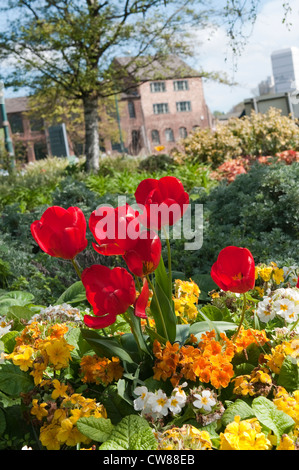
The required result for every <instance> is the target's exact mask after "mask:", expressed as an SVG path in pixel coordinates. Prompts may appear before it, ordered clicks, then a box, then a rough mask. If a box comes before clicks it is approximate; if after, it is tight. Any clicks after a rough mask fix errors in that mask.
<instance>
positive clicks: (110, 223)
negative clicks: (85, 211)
mask: <svg viewBox="0 0 299 470" xmlns="http://www.w3.org/2000/svg"><path fill="white" fill-rule="evenodd" d="M137 217H138V212H136V211H134V210H133V209H132V207H131V206H129V204H126V205H124V206H120V207H117V208H116V209H114V208H113V207H100V208H99V209H97V210H95V211H94V212H92V214H91V216H90V218H89V228H90V230H91V232H92V234H93V236H94V238H95V240H96V242H97V243H93V244H92V245H93V247H94V249H95V250H96V251H97V252H98V253H100V254H102V255H106V256H109V255H123V254H124V253H125V251H126V250H128V249H130V248H132V247H133V246H134V244H135V243H136V239H137V237H138V234H139V221H138V218H137Z"/></svg>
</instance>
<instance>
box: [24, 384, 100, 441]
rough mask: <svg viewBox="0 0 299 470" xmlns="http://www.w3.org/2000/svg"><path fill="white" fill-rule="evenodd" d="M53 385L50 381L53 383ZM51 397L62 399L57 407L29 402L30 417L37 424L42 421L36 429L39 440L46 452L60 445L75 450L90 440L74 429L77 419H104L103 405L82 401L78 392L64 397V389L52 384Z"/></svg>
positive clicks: (91, 400) (89, 399)
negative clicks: (74, 448) (32, 416)
mask: <svg viewBox="0 0 299 470" xmlns="http://www.w3.org/2000/svg"><path fill="white" fill-rule="evenodd" d="M53 382H54V381H53ZM53 385H54V390H53V392H52V398H53V397H55V396H56V397H57V396H59V397H61V398H63V399H62V401H61V403H60V406H59V407H57V403H53V402H51V401H47V402H42V403H39V402H38V400H37V399H34V400H33V401H32V408H31V414H32V415H34V416H35V417H36V419H38V420H39V421H42V420H43V418H46V421H45V422H44V424H43V425H42V426H41V428H40V436H39V438H40V441H41V443H42V445H43V446H44V447H46V449H47V450H59V449H60V448H61V446H63V445H66V446H68V447H75V446H77V444H83V445H86V444H88V443H89V442H90V439H89V438H87V437H86V436H84V435H83V434H82V433H81V432H80V431H79V430H78V428H77V426H76V423H77V421H78V419H79V418H83V417H89V416H94V417H96V418H107V413H106V410H105V408H104V407H103V405H101V404H99V403H96V401H95V399H92V398H84V397H83V396H82V395H81V394H79V393H73V394H71V395H68V394H67V392H66V390H67V386H66V385H64V384H60V383H59V382H58V381H57V383H54V384H53Z"/></svg>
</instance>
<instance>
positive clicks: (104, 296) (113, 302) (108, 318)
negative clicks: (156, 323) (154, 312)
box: [81, 264, 146, 329]
mask: <svg viewBox="0 0 299 470" xmlns="http://www.w3.org/2000/svg"><path fill="white" fill-rule="evenodd" d="M81 279H82V283H83V285H84V287H85V291H86V298H87V300H88V302H89V303H90V304H91V305H92V308H93V313H94V315H95V316H92V315H85V316H84V323H85V324H86V325H87V326H88V327H90V328H96V329H98V328H105V327H107V326H109V325H112V324H113V323H114V322H115V321H116V317H117V315H119V314H122V313H125V312H126V311H127V310H128V308H129V307H130V306H131V305H134V307H135V313H136V315H137V314H138V316H142V315H143V316H144V317H146V315H145V307H144V308H142V307H143V305H145V295H146V286H145V287H144V291H143V293H142V295H141V294H140V296H139V297H140V300H139V302H138V299H137V301H136V289H135V283H134V278H133V276H132V275H131V274H130V273H129V272H128V271H127V270H126V269H124V268H120V267H116V268H113V269H110V268H108V267H107V266H102V265H99V264H95V265H93V266H91V267H89V268H86V269H85V270H84V271H83V273H82V277H81Z"/></svg>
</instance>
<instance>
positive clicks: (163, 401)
mask: <svg viewBox="0 0 299 470" xmlns="http://www.w3.org/2000/svg"><path fill="white" fill-rule="evenodd" d="M147 405H148V407H149V408H150V410H151V412H152V413H154V415H158V416H166V415H167V414H168V406H169V399H168V397H167V395H166V393H164V392H163V390H158V391H157V392H155V393H153V394H151V395H150V396H149V399H148V401H147Z"/></svg>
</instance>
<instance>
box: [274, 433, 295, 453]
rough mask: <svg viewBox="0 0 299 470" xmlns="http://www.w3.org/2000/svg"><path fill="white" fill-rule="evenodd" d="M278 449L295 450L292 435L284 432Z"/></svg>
mask: <svg viewBox="0 0 299 470" xmlns="http://www.w3.org/2000/svg"><path fill="white" fill-rule="evenodd" d="M276 450H295V444H294V442H293V440H292V439H291V438H290V436H288V435H287V434H283V435H282V436H281V440H280V443H279V446H278V447H276Z"/></svg>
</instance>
